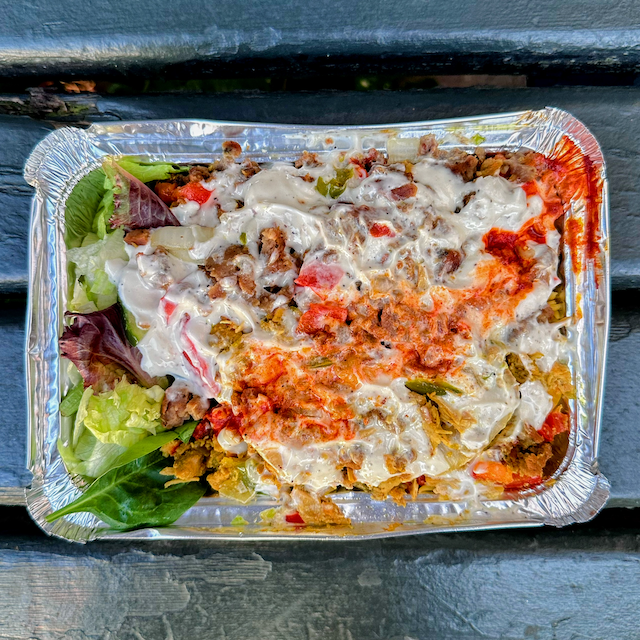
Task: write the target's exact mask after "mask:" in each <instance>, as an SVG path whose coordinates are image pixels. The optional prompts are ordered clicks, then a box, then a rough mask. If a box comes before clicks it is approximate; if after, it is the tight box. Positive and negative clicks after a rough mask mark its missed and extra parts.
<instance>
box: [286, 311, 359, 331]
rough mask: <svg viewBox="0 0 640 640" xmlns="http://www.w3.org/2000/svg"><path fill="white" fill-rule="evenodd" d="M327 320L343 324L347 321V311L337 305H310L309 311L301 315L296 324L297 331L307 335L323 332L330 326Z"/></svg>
mask: <svg viewBox="0 0 640 640" xmlns="http://www.w3.org/2000/svg"><path fill="white" fill-rule="evenodd" d="M329 318H333V319H334V320H337V321H338V322H344V321H345V320H346V319H347V310H346V309H345V308H344V307H339V306H338V305H329V304H310V305H309V310H308V311H305V312H304V313H303V314H302V317H301V318H300V321H299V322H298V331H299V332H300V333H308V334H314V333H318V331H323V330H324V329H325V327H326V326H327V325H331V323H330V322H327V321H328V320H329Z"/></svg>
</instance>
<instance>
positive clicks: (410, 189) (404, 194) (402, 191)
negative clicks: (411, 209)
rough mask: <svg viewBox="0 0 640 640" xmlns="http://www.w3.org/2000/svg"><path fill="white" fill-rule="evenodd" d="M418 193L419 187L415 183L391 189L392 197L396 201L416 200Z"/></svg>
mask: <svg viewBox="0 0 640 640" xmlns="http://www.w3.org/2000/svg"><path fill="white" fill-rule="evenodd" d="M417 193H418V187H417V185H416V184H415V183H413V182H407V184H403V185H402V186H401V187H396V188H395V189H391V197H392V198H393V199H394V200H406V199H407V198H414V197H415V195H416V194H417Z"/></svg>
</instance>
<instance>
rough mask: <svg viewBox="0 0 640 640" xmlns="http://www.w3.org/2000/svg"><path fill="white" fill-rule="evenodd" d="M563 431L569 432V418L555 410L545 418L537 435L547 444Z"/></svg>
mask: <svg viewBox="0 0 640 640" xmlns="http://www.w3.org/2000/svg"><path fill="white" fill-rule="evenodd" d="M565 431H569V416H568V415H567V414H566V413H562V412H561V411H558V410H556V411H552V412H551V413H550V414H549V415H548V416H547V418H546V420H545V421H544V424H543V425H542V426H541V427H540V431H539V433H540V435H541V436H542V437H543V438H544V439H545V440H546V441H547V442H552V441H553V439H554V438H555V437H556V436H557V435H558V434H559V433H564V432H565Z"/></svg>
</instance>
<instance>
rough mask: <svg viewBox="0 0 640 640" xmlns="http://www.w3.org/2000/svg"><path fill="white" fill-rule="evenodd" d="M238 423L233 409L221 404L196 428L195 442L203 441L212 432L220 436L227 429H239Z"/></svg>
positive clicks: (208, 412) (206, 415) (207, 414)
mask: <svg viewBox="0 0 640 640" xmlns="http://www.w3.org/2000/svg"><path fill="white" fill-rule="evenodd" d="M238 422H239V421H238V419H237V418H236V416H235V415H233V411H232V410H231V407H230V406H229V405H226V404H221V405H219V406H217V407H213V408H211V409H209V411H207V413H206V414H205V416H204V418H202V420H201V421H200V422H199V423H198V426H197V427H196V428H195V431H194V432H193V438H194V439H195V440H201V439H202V438H204V437H205V436H206V435H208V434H209V433H212V432H213V433H215V434H216V435H218V434H219V433H220V432H221V431H222V430H223V429H225V428H228V429H237V428H238Z"/></svg>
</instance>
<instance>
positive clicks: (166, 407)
mask: <svg viewBox="0 0 640 640" xmlns="http://www.w3.org/2000/svg"><path fill="white" fill-rule="evenodd" d="M208 409H209V401H208V400H207V399H206V398H201V397H200V396H196V395H193V394H192V393H191V392H190V391H189V389H188V388H187V386H186V385H183V384H180V383H177V382H174V383H173V384H172V385H171V386H170V387H169V388H168V389H167V390H166V392H165V394H164V398H163V399H162V408H161V417H162V424H163V425H164V427H166V428H167V429H173V428H175V427H179V426H180V425H181V424H183V423H184V422H186V421H187V420H189V419H193V420H201V419H202V417H203V416H204V414H205V413H206V412H207V410H208Z"/></svg>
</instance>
